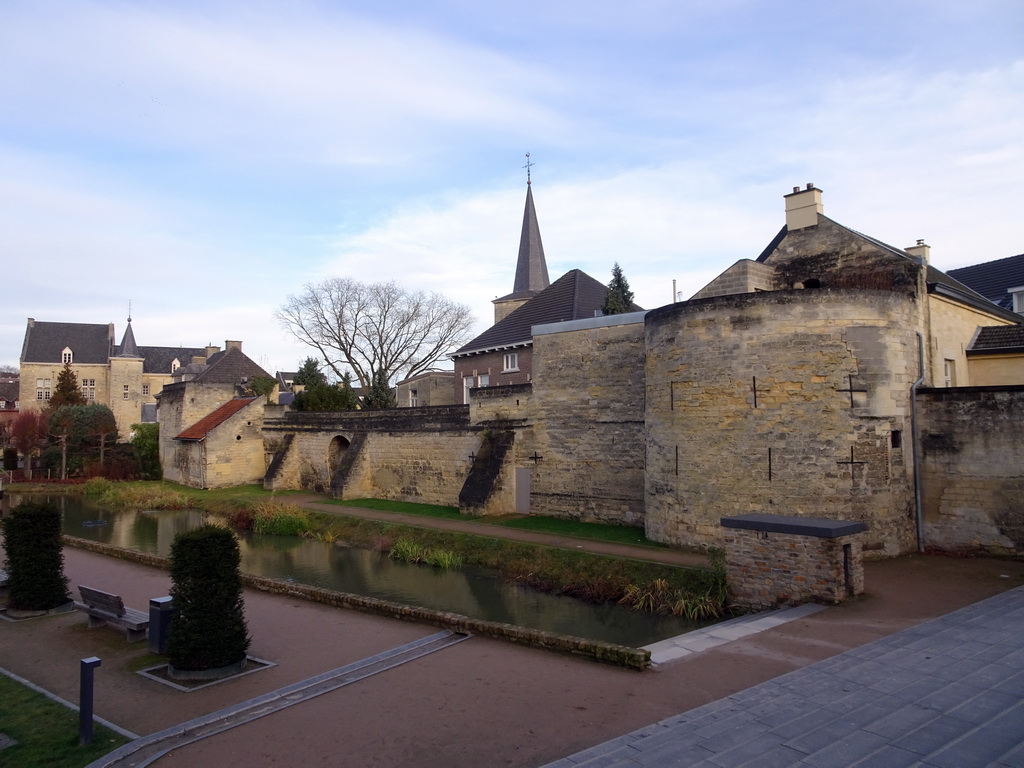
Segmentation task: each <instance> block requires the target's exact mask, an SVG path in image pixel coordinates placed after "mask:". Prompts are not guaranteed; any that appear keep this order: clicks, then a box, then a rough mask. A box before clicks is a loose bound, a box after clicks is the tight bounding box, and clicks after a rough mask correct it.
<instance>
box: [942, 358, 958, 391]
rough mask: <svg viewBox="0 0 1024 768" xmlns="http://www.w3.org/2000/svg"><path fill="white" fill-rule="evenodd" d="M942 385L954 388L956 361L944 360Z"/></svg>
mask: <svg viewBox="0 0 1024 768" xmlns="http://www.w3.org/2000/svg"><path fill="white" fill-rule="evenodd" d="M943 385H944V386H947V387H955V386H956V361H955V360H949V359H946V361H945V362H944V364H943Z"/></svg>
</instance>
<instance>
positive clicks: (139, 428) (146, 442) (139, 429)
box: [132, 423, 163, 480]
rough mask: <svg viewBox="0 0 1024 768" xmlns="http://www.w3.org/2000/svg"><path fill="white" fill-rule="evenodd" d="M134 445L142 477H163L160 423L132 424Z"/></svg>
mask: <svg viewBox="0 0 1024 768" xmlns="http://www.w3.org/2000/svg"><path fill="white" fill-rule="evenodd" d="M132 445H133V446H134V447H135V455H136V456H137V457H138V460H139V472H140V474H141V475H142V479H143V480H159V479H161V478H162V477H163V470H162V469H161V468H160V425H159V424H153V423H147V424H132Z"/></svg>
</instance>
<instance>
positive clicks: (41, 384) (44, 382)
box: [36, 379, 50, 400]
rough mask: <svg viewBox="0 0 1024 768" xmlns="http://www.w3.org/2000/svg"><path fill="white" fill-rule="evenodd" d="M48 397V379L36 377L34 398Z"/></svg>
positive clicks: (44, 398) (47, 398)
mask: <svg viewBox="0 0 1024 768" xmlns="http://www.w3.org/2000/svg"><path fill="white" fill-rule="evenodd" d="M49 399H50V380H49V379H36V400H49Z"/></svg>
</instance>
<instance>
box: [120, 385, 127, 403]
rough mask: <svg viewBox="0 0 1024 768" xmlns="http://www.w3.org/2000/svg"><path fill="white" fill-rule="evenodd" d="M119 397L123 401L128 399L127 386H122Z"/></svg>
mask: <svg viewBox="0 0 1024 768" xmlns="http://www.w3.org/2000/svg"><path fill="white" fill-rule="evenodd" d="M121 397H122V398H123V399H125V400H127V399H128V385H127V384H125V385H124V388H123V389H122V392H121Z"/></svg>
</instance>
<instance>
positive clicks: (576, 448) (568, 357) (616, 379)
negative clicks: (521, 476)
mask: <svg viewBox="0 0 1024 768" xmlns="http://www.w3.org/2000/svg"><path fill="white" fill-rule="evenodd" d="M613 318H614V316H612V317H610V318H606V320H607V322H608V323H609V324H608V325H600V321H599V320H594V321H587V322H588V324H590V325H595V324H596V325H597V327H589V328H581V329H578V330H571V331H566V332H557V333H544V334H541V335H536V336H534V350H533V364H534V370H535V373H536V376H535V377H534V383H533V395H532V397H531V400H530V411H531V418H530V422H531V423H532V424H533V429H532V430H530V431H529V433H526V434H523V435H522V436H521V439H520V437H517V444H518V457H519V458H518V462H519V466H522V467H529V468H530V469H531V472H532V477H531V493H530V511H531V512H532V513H536V514H541V515H553V516H556V517H565V518H570V519H574V520H591V521H597V522H612V523H619V524H625V525H635V526H640V525H642V524H643V521H644V343H643V338H644V336H643V334H644V327H643V323H642V322H631V323H629V324H626V325H620V324H613V323H615V322H616V321H615V320H614V319H613ZM533 455H536V456H538V457H540V458H539V459H537V460H532V459H531V458H530V457H531V456H533Z"/></svg>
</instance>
